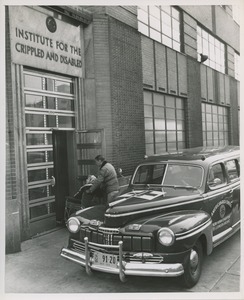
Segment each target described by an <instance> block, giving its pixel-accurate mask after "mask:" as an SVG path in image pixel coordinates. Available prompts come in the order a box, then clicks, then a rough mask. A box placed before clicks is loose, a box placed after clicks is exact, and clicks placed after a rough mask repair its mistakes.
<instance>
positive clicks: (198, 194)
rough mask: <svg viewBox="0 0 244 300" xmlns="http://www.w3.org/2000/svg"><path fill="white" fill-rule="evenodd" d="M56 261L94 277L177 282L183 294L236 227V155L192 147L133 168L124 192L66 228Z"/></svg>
mask: <svg viewBox="0 0 244 300" xmlns="http://www.w3.org/2000/svg"><path fill="white" fill-rule="evenodd" d="M67 228H68V230H69V231H70V237H69V241H68V246H67V247H66V248H63V249H62V250H61V256H62V257H64V258H66V259H68V260H70V261H73V262H75V263H78V264H80V265H81V266H83V267H85V268H86V271H87V273H91V272H92V270H97V271H101V272H107V273H113V274H118V275H119V277H120V279H121V281H124V280H125V278H126V276H127V275H136V276H157V277H176V276H181V278H182V279H183V280H182V282H183V283H184V285H185V286H186V287H188V288H191V287H192V286H194V285H195V284H196V283H197V282H198V280H199V278H200V275H201V269H202V263H203V256H204V255H209V254H211V252H212V250H213V248H214V247H216V246H217V245H219V244H220V243H222V242H223V241H225V240H226V239H228V238H229V237H230V236H231V235H233V234H234V233H235V232H236V231H237V230H238V229H239V228H240V151H239V147H237V146H226V147H222V148H193V149H187V150H184V151H179V152H176V153H172V154H165V155H154V156H151V157H148V158H146V159H145V160H144V161H143V162H142V163H141V164H139V165H138V166H137V167H136V169H135V172H134V174H133V175H132V177H131V180H130V183H129V186H128V189H127V191H126V192H125V193H124V194H122V195H120V196H119V197H118V198H117V199H116V200H115V201H114V202H112V203H110V204H109V206H104V205H97V206H93V207H89V208H86V209H83V210H80V211H77V212H76V213H75V214H73V215H72V216H71V217H70V218H69V219H68V221H67Z"/></svg>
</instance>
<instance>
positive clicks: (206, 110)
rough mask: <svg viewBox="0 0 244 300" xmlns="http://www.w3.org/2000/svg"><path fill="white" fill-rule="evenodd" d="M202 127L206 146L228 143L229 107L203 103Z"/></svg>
mask: <svg viewBox="0 0 244 300" xmlns="http://www.w3.org/2000/svg"><path fill="white" fill-rule="evenodd" d="M202 128H203V145H204V146H224V145H228V143H229V140H228V135H229V130H228V108H227V107H223V106H217V105H213V104H208V103H202Z"/></svg>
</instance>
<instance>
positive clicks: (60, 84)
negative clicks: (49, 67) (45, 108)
mask: <svg viewBox="0 0 244 300" xmlns="http://www.w3.org/2000/svg"><path fill="white" fill-rule="evenodd" d="M56 88H57V92H59V93H66V94H72V93H73V85H72V83H71V82H65V81H59V80H56Z"/></svg>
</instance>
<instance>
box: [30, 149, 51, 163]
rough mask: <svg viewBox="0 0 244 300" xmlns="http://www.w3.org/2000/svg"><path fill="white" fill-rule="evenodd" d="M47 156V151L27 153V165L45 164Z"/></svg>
mask: <svg viewBox="0 0 244 300" xmlns="http://www.w3.org/2000/svg"><path fill="white" fill-rule="evenodd" d="M45 154H46V152H45V151H34V152H27V163H28V164H37V163H43V162H45V161H46V156H45Z"/></svg>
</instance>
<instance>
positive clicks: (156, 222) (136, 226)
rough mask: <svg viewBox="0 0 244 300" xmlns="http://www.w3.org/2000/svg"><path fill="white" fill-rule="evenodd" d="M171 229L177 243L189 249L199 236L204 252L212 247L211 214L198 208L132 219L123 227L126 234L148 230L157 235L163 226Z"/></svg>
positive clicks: (207, 251) (208, 251)
mask: <svg viewBox="0 0 244 300" xmlns="http://www.w3.org/2000/svg"><path fill="white" fill-rule="evenodd" d="M163 227H166V228H169V229H171V230H172V231H173V232H174V234H175V239H176V240H175V241H176V244H177V245H180V244H184V245H185V247H186V248H188V249H190V248H191V247H192V246H193V245H194V244H195V242H196V241H197V240H198V239H199V238H201V239H202V242H203V243H204V249H205V252H206V254H208V255H209V254H210V253H211V252H212V249H213V239H212V237H213V228H212V220H211V216H210V215H209V214H208V213H206V212H204V211H199V210H181V211H176V212H171V213H164V214H162V213H161V214H158V215H154V216H151V217H144V218H141V219H138V220H134V221H133V222H131V223H130V224H127V226H125V227H124V230H125V232H126V233H128V234H136V231H137V232H138V234H141V233H146V234H149V233H150V232H151V233H153V234H154V236H155V237H156V236H157V233H158V231H159V230H160V229H161V228H163Z"/></svg>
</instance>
